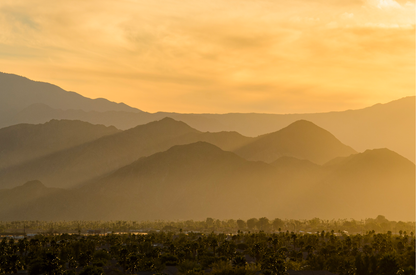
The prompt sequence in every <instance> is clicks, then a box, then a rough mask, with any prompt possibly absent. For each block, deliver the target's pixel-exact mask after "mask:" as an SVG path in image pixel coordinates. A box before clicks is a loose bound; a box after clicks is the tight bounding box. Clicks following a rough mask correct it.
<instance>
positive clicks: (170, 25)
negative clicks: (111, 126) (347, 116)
mask: <svg viewBox="0 0 416 275" xmlns="http://www.w3.org/2000/svg"><path fill="white" fill-rule="evenodd" d="M414 15H415V12H414V1H412V2H403V1H397V2H396V1H393V0H369V1H361V0H354V1H342V0H336V1H334V0H313V1H306V0H294V1H289V2H288V1H285V2H284V1H276V0H273V1H271V0H259V1H254V0H243V1H241V0H239V1H237V0H230V1H220V0H212V1H202V0H200V1H191V0H183V1H181V2H180V3H178V2H173V1H168V0H156V1H144V0H135V1H134V0H130V1H127V0H124V1H98V0H91V1H81V0H76V1H54V2H51V1H48V0H33V1H23V0H14V1H9V0H4V1H1V2H0V29H1V30H2V32H0V52H1V54H0V61H2V63H3V64H4V65H3V66H6V67H0V69H1V70H2V71H8V70H14V71H15V72H16V73H18V74H24V75H26V76H28V77H30V78H33V79H38V80H46V81H49V82H52V83H55V84H58V85H60V86H62V87H63V88H65V89H70V90H75V91H77V92H80V93H82V94H84V95H86V96H90V97H107V98H109V99H111V100H114V101H125V102H126V103H129V104H132V105H134V106H137V107H139V108H140V109H144V110H148V111H159V110H169V111H186V112H199V111H201V112H202V111H204V112H209V111H211V112H228V111H256V112H261V111H267V112H281V111H283V110H284V111H287V112H301V111H302V110H307V111H319V110H330V109H331V108H334V109H340V108H344V107H345V104H347V103H351V104H355V105H354V106H356V107H362V106H365V104H367V102H368V101H371V100H373V101H374V102H379V101H386V100H389V99H394V98H396V97H400V96H401V95H403V96H404V95H408V94H409V93H414V59H415V58H414V46H415V45H414V38H415V34H414V25H415V22H414V21H415V16H414ZM6 61H7V62H6ZM63 75H64V76H63ZM412 83H413V84H412ZM412 85H413V86H412ZM412 88H413V89H412ZM115 91H117V92H115ZM182 97H186V99H184V98H182ZM175 98H178V99H175ZM354 98H355V99H354ZM339 99H344V102H339V103H336V101H337V100H339ZM216 101H221V104H216V103H215V102H216ZM250 102H252V103H253V105H250ZM300 102H303V103H302V104H301V103H300ZM308 102H314V103H313V104H311V105H310V106H308V105H307V103H308ZM319 102H322V104H319ZM328 102H331V104H330V105H328ZM346 102H347V103H346ZM358 102H362V103H361V105H359V103H358ZM277 103H279V104H277ZM262 104H263V105H262ZM250 106H252V107H251V109H250ZM261 106H263V107H261ZM273 106H274V107H273ZM354 106H350V107H351V108H352V107H354ZM273 108H275V109H273Z"/></svg>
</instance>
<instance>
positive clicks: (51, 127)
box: [0, 120, 120, 169]
mask: <svg viewBox="0 0 416 275" xmlns="http://www.w3.org/2000/svg"><path fill="white" fill-rule="evenodd" d="M119 131H120V130H118V129H116V128H115V127H113V126H110V127H106V126H103V125H93V124H90V123H87V122H82V121H71V120H60V121H58V120H51V121H49V122H47V123H44V124H37V125H33V124H18V125H14V126H10V127H6V128H2V129H0V169H4V168H7V167H10V166H13V165H18V164H22V163H24V162H27V161H30V160H35V159H37V158H40V157H44V156H47V155H50V154H52V153H55V152H59V151H62V150H67V149H69V148H72V147H75V146H77V145H80V144H84V143H86V142H89V141H92V140H96V139H98V138H100V137H103V136H107V135H111V134H115V133H118V132H119Z"/></svg>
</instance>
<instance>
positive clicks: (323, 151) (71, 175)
mask: <svg viewBox="0 0 416 275" xmlns="http://www.w3.org/2000/svg"><path fill="white" fill-rule="evenodd" d="M73 123H74V122H73ZM0 133H1V131H0ZM55 136H56V135H55ZM0 137H1V136H0ZM56 138H57V140H56V141H54V142H55V143H57V144H59V143H65V138H63V140H61V141H60V140H58V138H59V134H58V135H57V136H56ZM197 141H206V142H209V143H212V144H214V145H215V146H218V147H219V148H221V149H222V150H227V151H228V150H230V151H233V150H234V151H235V152H237V154H239V155H241V156H243V157H245V158H247V159H249V160H250V159H254V160H264V161H269V160H270V159H273V160H275V159H276V158H278V157H280V156H284V155H289V156H296V157H302V158H308V159H310V160H312V161H317V160H321V159H323V160H327V159H328V158H330V157H335V156H344V155H347V153H351V152H354V151H353V150H352V149H350V148H349V147H347V146H345V145H342V144H341V143H340V142H339V141H337V140H336V138H335V137H333V136H332V135H331V134H330V133H328V132H326V131H325V130H323V129H321V128H319V127H317V126H315V125H313V124H312V123H309V122H306V121H300V122H297V123H294V124H293V125H290V126H289V127H287V128H285V129H283V130H280V131H278V132H276V133H272V134H269V135H265V136H261V137H259V138H256V139H253V138H248V137H244V136H242V135H240V134H238V133H236V132H220V133H201V132H199V131H197V130H195V129H193V128H191V127H189V126H188V125H186V124H185V123H183V122H179V121H175V120H173V119H171V118H164V119H162V120H160V121H156V122H151V123H148V124H146V125H140V126H137V127H135V128H132V129H129V130H126V131H123V132H119V133H116V134H113V135H107V136H105V137H102V138H99V139H96V140H93V141H91V142H87V143H84V144H80V145H79V146H75V147H72V148H68V149H65V148H62V149H65V150H61V151H56V152H51V154H49V155H46V156H44V157H42V158H37V159H34V160H33V161H28V162H25V163H22V164H20V165H15V166H11V167H9V168H7V169H2V170H0V186H3V187H13V186H18V185H19V184H21V183H22V182H26V181H28V180H32V179H39V180H41V181H42V182H44V183H45V184H47V185H48V186H55V187H71V186H76V185H78V184H82V183H85V182H86V181H89V180H93V179H94V178H97V177H101V176H104V175H105V174H107V173H109V172H112V171H114V170H116V169H118V168H120V167H122V166H124V165H127V164H129V163H131V162H133V161H135V160H137V159H138V158H140V157H143V156H150V155H152V154H154V153H157V152H161V151H164V150H167V149H169V148H170V147H172V146H174V145H182V144H189V143H194V142H197ZM288 141H289V142H288ZM47 144H48V141H46V145H47ZM263 145H264V146H263ZM262 146H263V147H262ZM259 147H261V149H259ZM22 149H23V152H24V150H25V149H24V148H22ZM33 150H37V149H36V148H35V147H34V148H33ZM9 155H11V156H13V155H12V154H9ZM5 157H7V155H5ZM11 159H12V158H11ZM0 160H1V158H0Z"/></svg>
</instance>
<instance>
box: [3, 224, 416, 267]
mask: <svg viewBox="0 0 416 275" xmlns="http://www.w3.org/2000/svg"><path fill="white" fill-rule="evenodd" d="M1 226H2V230H5V229H7V230H8V231H9V232H10V231H15V232H16V231H19V230H18V229H19V227H21V226H23V228H24V230H25V231H26V232H30V231H31V230H32V231H33V230H34V227H35V226H38V229H42V230H43V231H44V233H43V234H37V235H35V236H31V235H30V236H27V237H24V238H23V237H22V238H21V239H18V240H16V239H13V238H11V237H4V238H3V239H2V240H1V242H0V274H4V273H15V272H17V271H18V270H28V272H29V274H103V273H105V274H123V273H131V274H135V273H137V272H139V271H149V272H152V273H153V274H157V273H159V274H160V273H163V271H164V270H165V269H166V268H171V270H172V268H173V270H174V271H175V272H177V274H179V275H183V274H204V273H207V272H210V273H211V274H242V275H243V274H247V275H248V274H251V275H254V274H256V273H257V274H258V273H259V272H261V273H262V274H286V273H285V272H286V270H328V271H330V272H333V273H336V274H339V275H342V274H356V275H370V274H414V272H415V269H414V268H415V236H414V233H413V232H414V230H413V229H414V223H404V222H398V223H396V222H390V221H387V220H386V219H385V218H384V217H383V216H378V217H377V218H376V219H367V220H366V221H365V223H364V224H359V223H358V222H357V221H354V220H352V221H347V220H337V221H335V220H333V221H322V220H319V219H317V218H316V219H313V220H308V221H299V220H280V219H275V220H273V221H270V220H268V219H267V218H260V219H255V218H253V219H249V220H247V221H243V220H228V221H219V220H214V219H211V218H208V219H207V220H206V221H200V222H196V221H183V222H182V221H178V222H163V221H156V222H141V223H139V222H127V221H124V222H123V221H117V222H87V221H85V222H54V223H48V222H39V221H34V222H23V221H21V222H13V223H2V224H1ZM389 226H390V227H391V226H395V228H393V229H394V230H395V229H399V231H398V232H397V234H395V233H394V232H392V231H390V230H388V231H386V232H385V233H380V232H382V231H383V230H385V229H388V228H387V227H389ZM104 227H105V228H106V229H104ZM288 227H290V229H289V228H288ZM337 227H338V228H339V229H338V231H336V230H335V228H337ZM370 227H374V228H376V229H377V228H378V229H380V230H377V231H376V230H374V229H373V230H368V229H369V228H370ZM92 228H94V229H95V230H98V228H101V233H106V232H107V230H109V231H110V230H111V231H112V232H113V233H106V234H99V235H98V234H97V233H98V231H95V232H93V233H96V234H86V233H87V232H88V231H87V229H92ZM286 228H288V230H286ZM308 228H315V229H318V228H319V229H322V230H321V231H319V230H317V231H315V232H313V233H312V232H305V231H304V232H302V231H303V230H302V229H308ZM324 228H325V229H324ZM402 228H404V229H407V230H402ZM20 229H21V228H20ZM140 229H142V231H146V232H142V233H137V230H140ZM196 229H200V230H201V231H199V232H198V231H196ZM345 229H350V230H351V231H359V230H361V229H365V232H363V233H351V232H350V233H347V232H346V231H345ZM103 230H105V231H103ZM189 230H192V231H189ZM221 230H222V231H224V232H223V233H222V232H221V233H220V232H219V231H221ZM233 230H234V233H229V232H231V231H233ZM294 230H296V232H295V231H294ZM410 230H412V231H410ZM135 231H136V232H135ZM209 231H211V232H210V233H208V232H209ZM58 232H59V233H58ZM63 232H67V233H63ZM89 232H90V233H91V232H92V231H91V230H90V231H89ZM123 232H124V233H123ZM3 234H4V233H3Z"/></svg>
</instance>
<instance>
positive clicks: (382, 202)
mask: <svg viewBox="0 0 416 275" xmlns="http://www.w3.org/2000/svg"><path fill="white" fill-rule="evenodd" d="M326 168H327V169H330V170H331V173H330V174H329V175H328V176H327V177H325V178H324V179H323V180H321V181H318V182H317V183H316V184H314V185H312V186H310V187H309V188H307V189H306V190H305V191H306V192H305V196H304V198H303V199H302V201H303V202H304V207H305V208H313V209H316V211H318V212H320V213H325V215H326V216H329V217H333V216H334V215H341V216H344V217H352V215H351V214H350V213H358V212H360V211H362V212H366V213H367V216H371V215H373V214H374V213H378V214H380V213H383V214H384V215H386V216H389V217H393V216H394V217H395V219H398V220H411V219H412V217H413V218H414V216H415V165H414V164H413V163H412V162H410V161H409V160H407V159H406V158H404V157H402V156H400V155H399V154H397V153H395V152H393V151H390V150H388V149H375V150H367V151H365V152H364V153H360V154H356V155H352V156H350V157H347V158H344V159H339V160H338V161H336V162H332V163H331V164H328V165H326Z"/></svg>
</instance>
